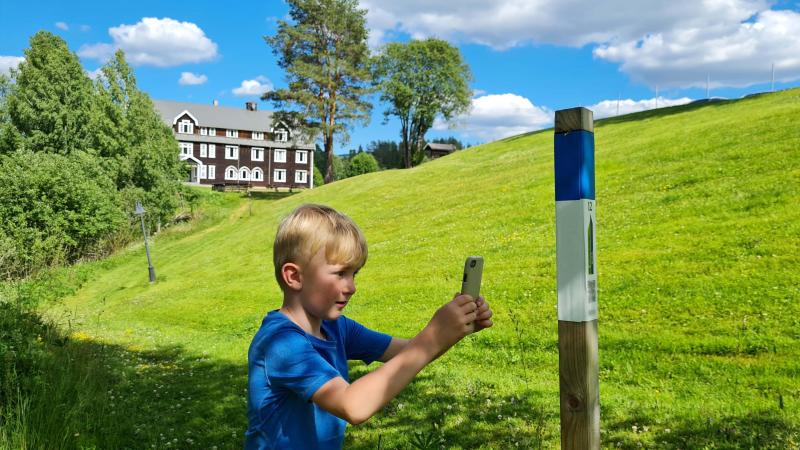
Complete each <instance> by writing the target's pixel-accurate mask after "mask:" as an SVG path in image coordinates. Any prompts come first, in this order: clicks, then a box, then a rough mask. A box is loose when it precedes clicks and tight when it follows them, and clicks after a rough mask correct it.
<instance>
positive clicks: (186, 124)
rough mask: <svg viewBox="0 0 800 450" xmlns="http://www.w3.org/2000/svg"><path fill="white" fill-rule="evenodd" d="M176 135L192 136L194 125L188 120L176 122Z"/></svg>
mask: <svg viewBox="0 0 800 450" xmlns="http://www.w3.org/2000/svg"><path fill="white" fill-rule="evenodd" d="M178 133H180V134H194V123H192V121H191V120H189V119H183V120H181V121H180V122H178Z"/></svg>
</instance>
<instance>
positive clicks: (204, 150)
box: [200, 144, 208, 158]
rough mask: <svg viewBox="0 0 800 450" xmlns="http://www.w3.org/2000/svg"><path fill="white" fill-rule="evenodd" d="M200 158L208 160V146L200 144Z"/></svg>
mask: <svg viewBox="0 0 800 450" xmlns="http://www.w3.org/2000/svg"><path fill="white" fill-rule="evenodd" d="M200 157H201V158H208V144H200Z"/></svg>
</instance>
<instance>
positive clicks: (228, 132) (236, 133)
mask: <svg viewBox="0 0 800 450" xmlns="http://www.w3.org/2000/svg"><path fill="white" fill-rule="evenodd" d="M225 137H229V138H238V137H239V130H225Z"/></svg>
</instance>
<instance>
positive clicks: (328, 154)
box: [325, 133, 334, 184]
mask: <svg viewBox="0 0 800 450" xmlns="http://www.w3.org/2000/svg"><path fill="white" fill-rule="evenodd" d="M325 166H326V167H327V169H326V170H325V184H328V183H332V182H333V181H334V180H333V133H329V134H328V135H326V136H325Z"/></svg>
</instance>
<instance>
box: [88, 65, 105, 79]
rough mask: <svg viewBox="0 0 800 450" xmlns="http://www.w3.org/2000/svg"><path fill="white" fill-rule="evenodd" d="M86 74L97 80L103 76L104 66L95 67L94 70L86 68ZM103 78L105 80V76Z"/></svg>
mask: <svg viewBox="0 0 800 450" xmlns="http://www.w3.org/2000/svg"><path fill="white" fill-rule="evenodd" d="M84 70H86V69H84ZM86 75H89V78H91V79H93V80H97V79H99V78H100V77H102V76H103V68H102V67H98V68H97V69H94V70H86ZM103 79H104V80H105V78H103Z"/></svg>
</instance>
